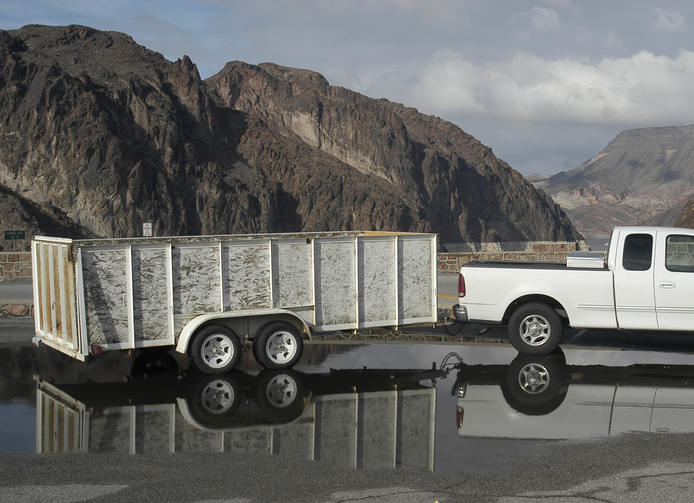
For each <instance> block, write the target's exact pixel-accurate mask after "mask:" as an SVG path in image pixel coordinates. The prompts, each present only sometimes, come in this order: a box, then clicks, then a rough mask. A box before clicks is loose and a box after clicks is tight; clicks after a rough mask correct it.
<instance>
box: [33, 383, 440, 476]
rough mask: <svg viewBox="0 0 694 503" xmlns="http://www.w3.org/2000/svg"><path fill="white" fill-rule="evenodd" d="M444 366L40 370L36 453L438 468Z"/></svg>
mask: <svg viewBox="0 0 694 503" xmlns="http://www.w3.org/2000/svg"><path fill="white" fill-rule="evenodd" d="M441 375H443V373H441V372H438V371H428V372H427V371H391V370H389V371H379V370H357V371H331V372H330V374H302V373H299V372H295V371H293V370H275V371H271V370H265V371H263V372H261V373H260V374H259V375H258V376H253V375H250V374H245V373H241V372H231V373H228V374H224V375H218V376H205V375H201V374H198V373H187V374H185V375H184V376H182V377H181V376H179V375H178V374H177V373H175V372H173V373H171V372H170V373H166V374H161V375H154V376H148V377H147V379H138V378H133V379H132V380H131V381H128V382H118V383H94V382H87V383H81V384H50V383H48V382H46V381H44V380H42V379H40V378H38V377H37V383H38V391H37V399H36V400H37V407H36V409H37V451H38V452H39V453H52V452H115V453H130V454H154V453H158V452H161V453H166V452H225V453H234V454H246V453H254V454H273V455H278V456H283V457H289V458H300V459H308V460H320V461H321V462H324V463H329V464H332V465H337V466H342V467H345V468H370V469H380V468H407V469H416V470H427V471H433V464H434V429H435V423H434V416H435V410H436V389H435V388H434V387H428V386H425V385H422V384H420V382H419V381H420V380H424V379H426V378H428V379H431V380H432V382H433V380H434V379H435V378H436V377H440V376H441Z"/></svg>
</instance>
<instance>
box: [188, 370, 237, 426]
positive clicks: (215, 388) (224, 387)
mask: <svg viewBox="0 0 694 503" xmlns="http://www.w3.org/2000/svg"><path fill="white" fill-rule="evenodd" d="M200 377H201V378H200V380H199V381H198V382H197V383H196V385H195V387H194V388H193V390H192V394H191V396H190V398H189V405H190V411H191V414H192V416H193V418H194V419H195V420H196V421H197V422H198V423H200V424H201V425H202V426H204V427H206V428H223V427H225V426H231V425H233V418H234V415H235V414H236V412H237V411H238V409H239V406H240V405H241V398H242V397H241V386H240V385H239V383H238V382H237V379H236V375H235V374H231V375H228V376H226V375H225V376H215V375H209V376H200Z"/></svg>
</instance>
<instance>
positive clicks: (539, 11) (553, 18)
mask: <svg viewBox="0 0 694 503" xmlns="http://www.w3.org/2000/svg"><path fill="white" fill-rule="evenodd" d="M530 26H531V28H532V30H533V31H539V32H542V31H554V30H558V29H559V14H558V13H557V11H555V10H553V9H547V8H544V7H533V9H532V11H531V13H530Z"/></svg>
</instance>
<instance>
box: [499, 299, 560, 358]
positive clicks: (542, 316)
mask: <svg viewBox="0 0 694 503" xmlns="http://www.w3.org/2000/svg"><path fill="white" fill-rule="evenodd" d="M561 336H562V323H561V319H560V318H559V315H558V314H557V312H556V311H555V310H554V309H552V308H551V307H550V306H548V305H547V304H541V303H531V304H525V305H522V306H521V307H519V308H518V309H516V311H515V312H514V313H513V314H512V315H511V319H510V320H509V322H508V338H509V340H510V341H511V344H513V347H514V348H516V349H517V350H518V352H519V353H523V354H526V355H547V354H549V353H551V352H552V351H554V350H555V349H556V348H557V346H558V345H559V343H560V342H561Z"/></svg>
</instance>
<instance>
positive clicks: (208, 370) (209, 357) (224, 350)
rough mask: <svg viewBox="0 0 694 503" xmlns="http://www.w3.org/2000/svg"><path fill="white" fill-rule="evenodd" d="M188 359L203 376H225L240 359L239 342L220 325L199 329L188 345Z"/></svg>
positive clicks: (231, 332)
mask: <svg viewBox="0 0 694 503" xmlns="http://www.w3.org/2000/svg"><path fill="white" fill-rule="evenodd" d="M189 353H190V359H191V361H192V362H193V365H194V366H195V368H197V369H198V370H199V371H200V372H202V373H203V374H225V373H227V372H230V371H231V370H233V369H234V368H235V367H236V365H238V363H239V360H240V359H241V342H240V341H239V338H238V337H237V336H236V334H235V333H234V332H233V331H232V330H231V329H229V328H227V327H224V326H222V325H208V326H206V327H203V328H201V329H200V330H199V331H198V332H197V333H196V334H195V337H193V342H192V343H191V345H190V351H189Z"/></svg>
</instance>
